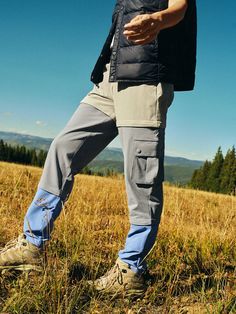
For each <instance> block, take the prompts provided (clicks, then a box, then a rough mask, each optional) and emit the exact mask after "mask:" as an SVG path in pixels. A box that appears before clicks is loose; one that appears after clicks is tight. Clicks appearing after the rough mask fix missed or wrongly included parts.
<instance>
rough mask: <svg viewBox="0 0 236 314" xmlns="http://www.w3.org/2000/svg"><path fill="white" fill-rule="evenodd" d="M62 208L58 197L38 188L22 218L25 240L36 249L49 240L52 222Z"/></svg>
mask: <svg viewBox="0 0 236 314" xmlns="http://www.w3.org/2000/svg"><path fill="white" fill-rule="evenodd" d="M62 207H63V201H62V199H61V198H60V197H59V196H57V195H54V194H52V193H49V192H47V191H45V190H43V189H41V188H38V190H37V192H36V194H35V196H34V199H33V201H32V203H31V205H30V206H29V208H28V210H27V213H26V215H25V218H24V227H23V232H24V234H25V235H26V239H27V240H28V241H30V242H31V243H33V244H35V245H36V246H38V247H42V245H43V243H44V242H45V241H47V240H50V233H51V232H52V230H53V225H54V221H55V220H56V218H57V217H58V216H59V214H60V212H61V209H62Z"/></svg>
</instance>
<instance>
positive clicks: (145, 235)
mask: <svg viewBox="0 0 236 314" xmlns="http://www.w3.org/2000/svg"><path fill="white" fill-rule="evenodd" d="M157 232H158V224H153V225H147V226H144V225H142V226H141V225H133V224H131V226H130V230H129V233H128V235H127V238H126V243H125V248H124V249H123V250H120V251H119V253H118V255H119V258H120V259H121V260H122V261H123V262H125V263H127V264H129V265H130V266H131V269H132V270H133V271H134V272H140V273H142V272H144V271H145V270H146V269H147V264H146V260H145V257H146V256H147V255H148V253H149V252H150V251H151V249H152V247H153V245H154V243H155V240H156V237H157Z"/></svg>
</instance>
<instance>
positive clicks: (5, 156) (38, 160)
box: [0, 139, 47, 167]
mask: <svg viewBox="0 0 236 314" xmlns="http://www.w3.org/2000/svg"><path fill="white" fill-rule="evenodd" d="M46 156H47V152H46V151H44V150H42V149H41V150H39V151H38V152H37V151H36V149H35V148H31V149H28V148H26V147H25V146H24V145H16V146H13V145H10V144H8V143H6V142H4V141H3V140H2V139H1V140H0V160H1V161H7V162H15V163H20V164H24V165H32V166H38V167H43V165H44V162H45V159H46Z"/></svg>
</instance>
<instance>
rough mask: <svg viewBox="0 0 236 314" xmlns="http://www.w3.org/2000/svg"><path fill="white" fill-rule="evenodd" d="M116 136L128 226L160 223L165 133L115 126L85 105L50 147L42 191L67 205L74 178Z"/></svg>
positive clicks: (103, 115) (76, 112) (83, 104)
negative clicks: (120, 155)
mask: <svg viewBox="0 0 236 314" xmlns="http://www.w3.org/2000/svg"><path fill="white" fill-rule="evenodd" d="M118 134H119V135H120V139H121V144H122V150H123V154H124V175H125V185H126V193H127V199H128V208H129V219H130V223H131V224H136V225H151V224H154V223H155V224H156V223H159V222H160V217H161V212H162V206H163V180H164V142H165V140H164V137H165V128H162V127H140V126H138V127H134V126H132V127H130V126H118V127H117V126H116V123H115V120H114V119H112V118H111V117H110V116H109V115H107V114H105V113H104V112H102V111H101V110H99V109H98V108H95V107H94V106H92V105H90V104H87V103H84V102H81V103H80V105H79V106H78V108H77V110H76V111H75V112H74V114H73V115H72V117H71V118H70V120H69V121H68V123H67V124H66V126H65V127H64V129H62V131H61V132H60V133H59V134H58V135H57V136H56V137H55V138H54V140H53V142H52V143H51V146H50V148H49V151H48V154H47V158H46V161H45V164H44V169H43V173H42V176H41V178H40V181H39V184H38V188H42V189H44V190H46V191H48V192H50V193H53V194H55V195H58V196H60V197H61V198H62V199H63V200H64V201H66V200H67V199H68V197H69V195H70V193H71V191H72V187H73V184H74V176H75V175H76V174H77V173H78V172H79V171H80V170H81V169H82V168H83V167H85V166H86V165H87V164H88V163H89V162H90V161H91V160H93V159H94V158H95V157H96V156H97V155H98V154H99V153H100V152H101V151H102V150H103V149H104V148H105V147H106V146H107V145H108V144H109V143H110V142H111V141H112V140H113V139H114V138H115V137H116V136H117V135H118Z"/></svg>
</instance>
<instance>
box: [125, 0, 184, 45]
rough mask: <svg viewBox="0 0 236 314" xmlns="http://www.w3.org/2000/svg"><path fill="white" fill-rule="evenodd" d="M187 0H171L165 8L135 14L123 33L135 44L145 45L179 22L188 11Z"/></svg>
mask: <svg viewBox="0 0 236 314" xmlns="http://www.w3.org/2000/svg"><path fill="white" fill-rule="evenodd" d="M186 9H187V0H169V7H168V8H167V9H165V10H162V11H159V12H155V13H151V14H140V15H137V16H135V17H134V18H133V19H132V20H131V21H130V22H129V23H127V24H125V25H124V29H125V30H124V32H123V34H124V35H125V36H126V38H127V39H128V40H131V41H132V42H133V43H134V44H138V45H144V44H148V43H150V42H151V41H153V40H154V39H156V37H157V35H158V34H159V32H160V31H161V30H162V29H164V28H168V27H172V26H174V25H176V24H177V23H179V22H180V21H181V20H182V19H183V17H184V14H185V12H186Z"/></svg>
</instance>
